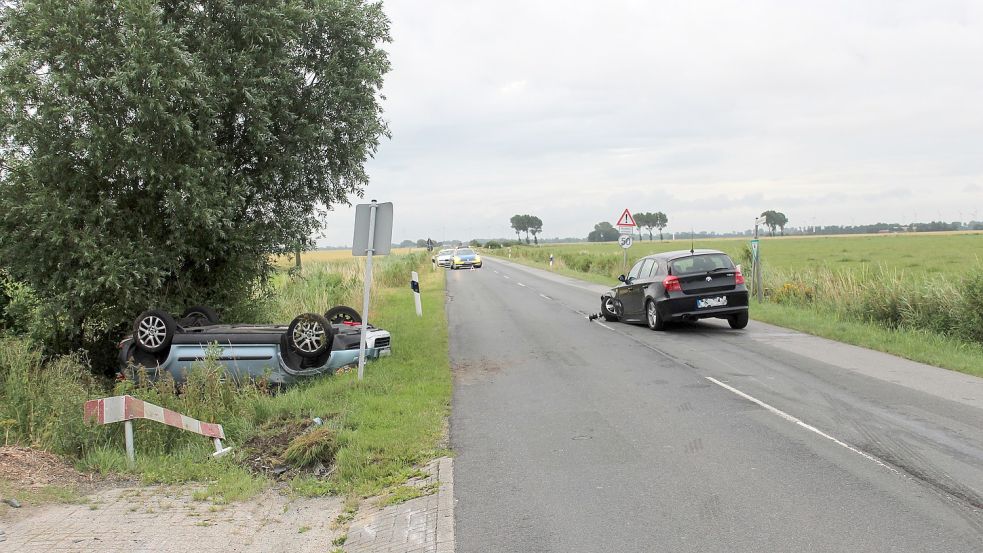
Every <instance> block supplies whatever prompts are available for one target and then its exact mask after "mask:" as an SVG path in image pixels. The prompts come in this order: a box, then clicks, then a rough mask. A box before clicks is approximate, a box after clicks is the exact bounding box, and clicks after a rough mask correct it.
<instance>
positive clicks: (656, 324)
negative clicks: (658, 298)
mask: <svg viewBox="0 0 983 553" xmlns="http://www.w3.org/2000/svg"><path fill="white" fill-rule="evenodd" d="M645 322H647V323H648V325H649V328H651V329H652V330H665V329H666V321H665V320H664V319H663V318H662V315H660V314H659V306H658V304H656V303H655V301H654V300H648V301H646V302H645Z"/></svg>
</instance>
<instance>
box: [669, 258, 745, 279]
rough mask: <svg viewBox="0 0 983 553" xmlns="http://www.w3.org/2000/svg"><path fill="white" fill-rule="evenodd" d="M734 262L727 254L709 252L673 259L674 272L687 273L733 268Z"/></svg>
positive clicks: (677, 273)
mask: <svg viewBox="0 0 983 553" xmlns="http://www.w3.org/2000/svg"><path fill="white" fill-rule="evenodd" d="M733 268H734V262H733V261H731V260H730V257H728V256H727V254H723V253H708V254H701V255H693V256H690V257H681V258H679V259H674V260H673V261H672V274H674V275H686V274H692V273H708V272H710V271H713V270H714V269H733Z"/></svg>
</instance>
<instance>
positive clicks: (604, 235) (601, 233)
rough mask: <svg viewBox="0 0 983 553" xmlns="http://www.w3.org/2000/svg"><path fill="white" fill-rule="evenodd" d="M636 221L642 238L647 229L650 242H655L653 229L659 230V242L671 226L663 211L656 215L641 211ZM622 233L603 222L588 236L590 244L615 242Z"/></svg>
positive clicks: (657, 212)
mask: <svg viewBox="0 0 983 553" xmlns="http://www.w3.org/2000/svg"><path fill="white" fill-rule="evenodd" d="M632 217H633V218H634V219H635V227H636V228H637V229H638V234H639V236H641V234H642V230H641V229H643V228H644V229H646V230H648V233H649V240H654V237H653V233H652V229H659V240H662V239H663V235H662V231H663V229H665V228H666V227H667V226H668V225H669V217H667V216H666V214H665V213H663V212H661V211H656V212H655V213H652V212H648V211H639V212H638V213H635V214H634V215H633V216H632ZM620 234H621V233H620V232H618V229H616V228H614V225H612V224H611V223H609V222H607V221H601V222H600V223H598V224H596V225H594V230H592V231H590V233H589V234H588V235H587V241H588V242H613V241H615V240H617V239H618V236H619V235H620Z"/></svg>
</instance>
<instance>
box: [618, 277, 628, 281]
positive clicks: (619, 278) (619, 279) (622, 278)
mask: <svg viewBox="0 0 983 553" xmlns="http://www.w3.org/2000/svg"><path fill="white" fill-rule="evenodd" d="M618 281H619V282H624V283H627V282H628V279H627V278H625V275H619V276H618Z"/></svg>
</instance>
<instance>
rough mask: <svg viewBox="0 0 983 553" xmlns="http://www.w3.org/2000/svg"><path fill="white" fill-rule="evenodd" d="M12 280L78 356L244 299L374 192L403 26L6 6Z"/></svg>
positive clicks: (238, 4)
mask: <svg viewBox="0 0 983 553" xmlns="http://www.w3.org/2000/svg"><path fill="white" fill-rule="evenodd" d="M4 6H5V7H3V8H0V9H2V12H0V265H2V269H4V270H5V271H7V273H8V274H9V275H10V277H11V278H13V279H15V280H17V281H20V282H23V283H25V284H27V285H28V286H29V287H30V288H31V289H33V290H34V292H35V294H36V295H37V297H38V298H39V299H40V300H41V301H42V303H43V306H44V308H45V311H46V313H47V320H49V321H55V322H56V324H54V327H55V328H56V330H57V332H56V333H55V334H56V335H58V336H59V337H60V338H61V341H60V343H61V344H67V346H66V347H77V346H79V345H82V343H83V342H85V341H86V340H87V337H92V336H95V337H99V336H106V335H107V333H108V332H109V331H110V330H112V329H113V327H118V325H120V324H121V323H122V322H124V321H126V320H129V319H130V318H131V317H133V316H134V315H135V314H136V313H137V312H139V311H140V310H142V309H144V308H146V307H148V306H154V305H156V306H161V307H166V308H172V309H179V308H180V306H181V305H186V304H189V303H201V302H209V303H213V304H215V305H216V306H217V307H223V306H228V305H231V304H234V303H235V302H237V301H242V300H246V299H248V298H250V297H251V294H252V293H253V292H254V291H255V285H256V283H257V282H261V281H262V279H263V277H264V276H265V275H266V274H268V272H269V270H270V254H273V253H281V252H285V251H288V250H289V249H290V248H291V247H292V246H293V245H294V244H296V242H297V240H298V237H306V236H310V235H311V233H312V231H313V230H314V229H315V228H316V227H317V226H318V220H319V215H320V213H321V212H322V211H323V210H324V209H326V208H328V207H329V206H331V205H334V204H338V203H344V202H347V200H348V198H349V197H350V195H352V194H356V195H360V194H361V193H362V189H363V187H364V186H365V184H366V183H367V181H368V177H367V175H366V172H365V169H364V164H365V162H366V160H367V158H368V157H370V156H371V155H373V153H374V152H375V150H376V147H377V145H378V141H379V139H380V137H381V136H384V135H385V134H386V133H387V129H386V125H385V123H384V121H383V120H382V118H381V108H380V105H379V100H380V98H381V96H380V88H381V86H382V79H383V75H384V74H385V73H386V72H387V71H388V69H389V61H388V58H387V55H386V53H385V51H384V50H382V49H381V44H382V43H384V42H386V41H388V40H389V22H388V20H387V18H386V16H385V14H384V13H383V11H382V7H381V5H380V4H379V3H373V2H365V1H362V0H280V1H276V2H271V1H269V0H236V1H231V0H127V1H123V2H101V1H92V0H78V1H63V0H33V1H31V0H12V1H8V2H5V3H4Z"/></svg>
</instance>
